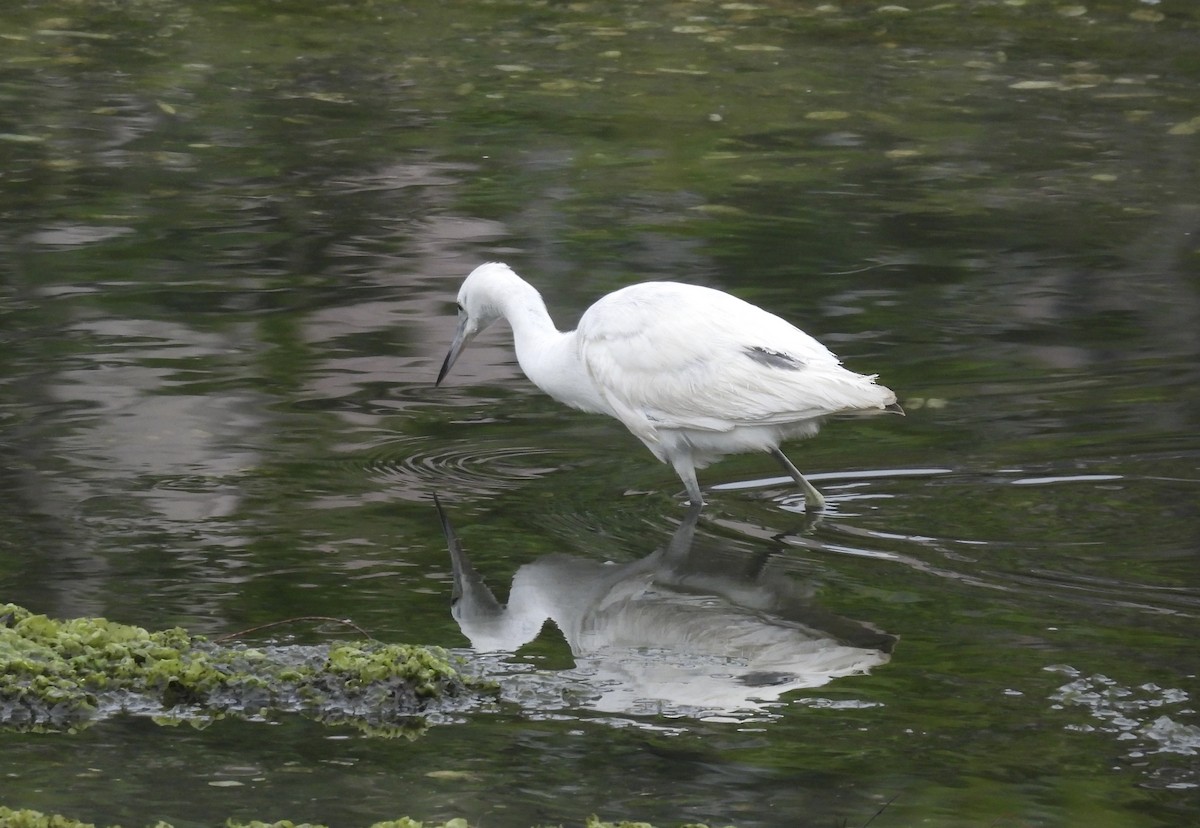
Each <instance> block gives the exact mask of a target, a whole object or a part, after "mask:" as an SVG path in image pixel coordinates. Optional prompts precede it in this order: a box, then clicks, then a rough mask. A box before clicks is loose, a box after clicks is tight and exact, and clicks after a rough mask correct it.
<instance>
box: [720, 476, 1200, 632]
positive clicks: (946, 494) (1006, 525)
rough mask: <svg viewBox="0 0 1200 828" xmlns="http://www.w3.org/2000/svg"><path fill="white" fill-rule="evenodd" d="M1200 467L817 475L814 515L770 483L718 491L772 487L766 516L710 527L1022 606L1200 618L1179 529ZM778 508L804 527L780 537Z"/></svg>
mask: <svg viewBox="0 0 1200 828" xmlns="http://www.w3.org/2000/svg"><path fill="white" fill-rule="evenodd" d="M1195 468H1196V459H1195V458H1194V457H1183V456H1172V457H1142V456H1132V457H1117V458H1113V457H1108V458H1097V459H1094V460H1079V459H1076V460H1071V461H1064V462H1062V463H1057V464H1045V465H1039V466H1037V467H1027V468H1005V469H998V470H997V469H988V470H978V471H969V470H950V469H937V468H930V469H894V470H888V469H879V470H869V471H861V472H847V473H838V474H825V475H812V476H811V479H812V480H813V481H814V482H815V483H817V485H818V486H819V487H820V488H821V489H822V491H823V492H824V493H825V495H826V497H827V498H828V500H829V507H828V508H827V509H826V510H825V511H824V512H822V513H820V514H818V515H807V514H805V513H804V512H803V498H802V497H800V495H799V494H798V493H796V492H794V491H793V490H792V487H791V486H790V483H791V481H790V480H789V479H787V478H770V479H766V480H758V481H747V482H745V483H737V484H728V485H724V486H720V487H716V488H718V489H723V490H730V489H749V488H751V487H762V489H763V490H762V491H761V492H760V497H761V501H762V506H763V507H764V508H760V509H741V510H739V511H738V513H736V514H733V513H729V514H718V515H715V516H714V517H715V520H714V521H713V522H714V523H716V524H718V525H720V526H722V527H723V528H724V529H726V530H728V531H731V532H734V533H737V534H740V535H743V536H745V537H749V538H755V539H758V540H760V541H761V540H770V541H772V542H774V543H777V544H782V545H786V546H789V547H792V548H795V549H799V550H806V551H808V552H811V553H816V554H818V555H823V554H835V555H844V556H851V557H859V558H869V559H874V560H878V561H881V562H884V563H887V564H893V565H898V566H901V567H906V568H908V569H910V570H912V571H913V572H915V573H919V574H921V575H932V576H934V577H938V578H944V579H949V580H953V581H955V582H957V583H958V584H960V585H964V586H970V587H984V588H988V589H991V590H999V591H1005V592H1010V593H1012V594H1014V595H1021V596H1024V598H1023V599H1022V600H1050V601H1052V602H1056V603H1059V602H1069V603H1073V604H1086V605H1092V606H1094V605H1103V606H1108V607H1112V608H1121V609H1127V610H1133V611H1135V612H1150V613H1155V614H1163V615H1176V616H1179V617H1181V618H1182V617H1195V616H1197V615H1200V592H1197V590H1196V589H1195V586H1194V582H1193V581H1192V580H1191V579H1190V575H1189V570H1188V565H1187V563H1186V561H1187V560H1190V559H1191V556H1192V555H1193V549H1194V542H1193V541H1194V538H1192V537H1191V536H1190V535H1189V534H1187V532H1186V531H1185V532H1184V533H1182V534H1181V532H1180V530H1179V525H1180V524H1179V521H1177V520H1174V519H1173V518H1174V516H1175V515H1176V514H1177V513H1180V512H1183V511H1188V510H1191V511H1192V512H1193V513H1194V509H1195V506H1194V504H1195V502H1196V501H1195V498H1196V494H1197V489H1200V477H1198V475H1197V474H1196V471H1195ZM1189 504H1190V505H1189ZM779 509H782V510H784V511H786V512H791V513H794V514H796V516H797V517H796V520H795V521H794V522H793V524H792V525H790V526H785V525H784V524H781V522H780V521H779V519H778V518H779V512H778V510H779ZM1132 571H1136V572H1137V577H1130V573H1131V572H1132Z"/></svg>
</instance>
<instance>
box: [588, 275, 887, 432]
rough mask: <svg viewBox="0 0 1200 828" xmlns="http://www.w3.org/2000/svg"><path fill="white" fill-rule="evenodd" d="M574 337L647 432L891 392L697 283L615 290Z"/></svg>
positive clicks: (881, 400) (765, 421) (771, 415)
mask: <svg viewBox="0 0 1200 828" xmlns="http://www.w3.org/2000/svg"><path fill="white" fill-rule="evenodd" d="M577 341H578V347H579V352H580V357H581V359H582V361H583V363H584V365H585V366H586V368H587V370H588V372H589V375H590V377H591V379H592V381H593V382H595V383H596V385H597V386H598V388H599V389H600V391H601V393H602V394H603V395H604V397H605V398H606V399H607V400H608V401H609V403H610V405H612V407H613V409H614V410H616V411H617V412H618V416H620V418H621V419H622V420H623V421H625V423H626V425H627V426H629V427H630V429H631V430H633V431H634V432H635V433H638V434H639V436H643V437H644V436H645V433H646V432H647V431H655V430H658V429H663V428H674V429H700V430H712V431H729V430H731V429H733V428H736V427H738V426H762V425H772V424H776V425H782V424H787V423H795V422H801V421H806V420H815V419H818V418H820V417H823V416H826V415H830V414H836V413H841V412H846V411H858V410H869V409H882V408H884V407H885V406H888V405H890V404H892V403H894V402H895V395H894V394H893V393H892V392H891V391H890V390H888V389H886V388H884V387H883V386H880V385H876V384H875V382H874V378H873V377H867V376H863V375H861V374H855V373H853V372H851V371H848V370H846V369H845V368H843V367H841V363H840V362H839V360H838V358H837V357H836V356H834V355H833V353H831V352H830V351H829V349H828V348H826V347H825V346H824V345H822V344H821V343H820V342H818V341H817V340H815V339H813V338H812V337H811V336H809V335H808V334H806V333H804V332H803V331H801V330H800V329H798V328H796V327H795V326H793V325H791V324H790V323H788V322H786V321H785V320H783V319H781V318H779V317H778V316H775V315H774V314H772V313H768V312H767V311H765V310H763V309H761V308H759V307H756V306H755V305H752V304H750V303H748V302H744V301H742V300H741V299H738V298H737V297H734V296H731V295H729V294H727V293H723V292H721V291H719V290H713V289H711V288H705V287H700V286H696V285H686V284H681V283H676V282H646V283H643V284H638V285H632V286H630V287H627V288H623V289H621V290H618V291H615V292H613V293H611V294H609V295H608V296H605V297H604V298H602V299H600V300H599V301H597V302H596V303H595V304H594V305H592V307H591V308H589V309H588V311H587V312H586V313H585V314H584V315H583V318H582V319H581V320H580V323H579V328H578V331H577ZM639 427H640V431H639Z"/></svg>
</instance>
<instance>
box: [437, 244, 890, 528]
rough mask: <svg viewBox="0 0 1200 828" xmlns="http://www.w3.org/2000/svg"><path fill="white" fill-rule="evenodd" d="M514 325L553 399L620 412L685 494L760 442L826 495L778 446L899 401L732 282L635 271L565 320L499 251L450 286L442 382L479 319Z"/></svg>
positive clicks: (531, 372) (520, 348)
mask: <svg viewBox="0 0 1200 828" xmlns="http://www.w3.org/2000/svg"><path fill="white" fill-rule="evenodd" d="M501 318H503V319H507V320H508V324H509V325H510V326H511V327H512V332H513V343H514V345H515V347H516V352H517V362H519V363H520V365H521V370H522V371H524V372H525V376H527V377H529V379H530V380H532V381H533V383H534V385H536V386H537V387H538V388H540V389H542V390H543V391H545V392H546V393H547V394H549V395H550V396H551V397H553V398H554V399H556V400H558V401H559V402H561V403H565V404H566V405H569V406H571V407H572V408H577V409H580V410H581V411H587V412H591V413H595V414H607V415H609V416H610V417H615V418H617V419H618V420H620V421H621V422H622V423H623V424H624V425H625V427H626V428H628V429H629V430H630V431H631V432H633V435H634V436H635V437H637V438H638V439H639V440H641V441H642V442H643V443H644V444H645V445H646V448H648V449H650V451H651V452H653V453H654V456H655V457H657V458H658V459H659V460H660V461H662V462H664V463H669V464H671V466H672V467H674V469H675V472H676V473H677V474H678V475H679V478H680V479H681V480H682V481H683V485H684V486H685V487H686V488H687V493H688V497H689V499H690V500H691V502H692V503H694V504H700V503H703V502H704V497H703V495H701V493H700V486H699V484H698V483H697V482H696V469H703V468H704V467H706V466H708V465H709V464H710V463H712V462H714V461H715V460H718V459H719V458H721V457H723V456H725V455H727V454H742V453H747V452H754V451H765V452H768V453H769V454H771V456H773V457H774V458H775V459H776V460H777V461H778V462H779V463H780V464H781V465H782V466H783V467H784V469H786V470H787V472H788V474H789V475H791V477H792V478H793V479H794V480H795V481H796V483H797V484H798V485H799V486H800V488H801V489H802V490H803V491H804V497H805V507H806V508H807V509H820V508H821V507H822V506H824V505H825V498H824V497H823V496H822V495H821V493H820V492H819V491H817V489H816V487H815V486H813V485H812V484H811V483H809V482H808V480H806V479H805V478H804V475H802V474H801V473H800V471H799V470H798V469H797V468H796V467H795V466H794V465H792V462H791V461H790V460H788V458H787V457H786V456H785V455H784V453H783V452H782V451H780V450H779V444H780V443H781V442H783V441H784V440H789V439H795V438H801V437H812V436H814V435H815V434H816V433H817V431H818V429H819V428H820V425H821V421H822V419H823V418H825V417H827V416H830V415H833V414H851V413H855V414H857V413H879V412H882V411H889V410H890V411H900V409H899V406H897V405H896V395H895V394H894V393H893V392H892V391H891V390H890V389H888V388H885V387H884V386H882V385H878V384H876V382H875V376H874V375H872V376H864V375H862V374H856V373H854V372H853V371H848V370H846V369H845V368H843V367H842V365H841V362H840V361H839V360H838V358H837V357H836V356H834V355H833V353H832V352H831V351H830V350H829V349H828V348H826V347H825V346H824V345H822V344H821V343H820V342H817V340H815V339H813V338H812V337H811V336H809V335H808V334H806V333H804V331H802V330H800V329H799V328H797V327H795V326H794V325H791V324H790V323H788V322H785V321H784V320H783V319H780V318H779V317H778V316H775V315H774V314H772V313H768V312H767V311H765V310H763V309H762V308H759V307H756V306H755V305H751V304H750V303H749V302H745V301H742V300H741V299H738V298H737V297H735V296H730V295H729V294H728V293H723V292H722V291H719V290H714V289H712V288H707V287H700V286H698V285H687V284H682V283H679V282H643V283H641V284H636V285H630V286H629V287H625V288H621V289H620V290H617V291H614V292H612V293H610V294H608V295H607V296H604V297H602V298H601V299H599V300H598V301H597V302H596V303H595V304H593V305H592V306H591V307H590V308H588V309H587V311H586V312H585V313H584V314H583V316H582V317H581V318H580V320H579V327H578V328H577V329H576V330H574V331H567V332H565V333H564V332H562V331H559V330H558V329H557V328H556V327H555V326H554V322H553V320H551V318H550V314H549V312H548V311H547V310H546V303H545V302H543V301H542V297H541V294H539V293H538V291H537V289H536V288H534V287H533V286H532V285H530V284H529V283H528V282H526V281H525V280H524V279H522V278H521V277H520V276H518V275H517V274H516V273H514V272H513V270H512V268H510V267H509V266H508V265H506V264H502V263H500V262H489V263H487V264H483V265H480V266H479V267H477V268H475V269H474V270H473V271H471V273H470V275H468V276H467V278H466V280H465V281H464V282H463V284H462V287H461V288H460V289H459V291H458V330H457V331H456V332H455V334H454V341H453V343H452V344H451V345H450V351H449V353H447V354H446V360H445V362H443V363H442V370H441V371H440V372H439V373H438V378H437V383H436V384H437V385H440V384H441V382H442V380H443V379H445V377H446V374H447V373H448V372H449V371H450V368H451V366H453V365H454V362H455V360H457V359H458V357H459V355H460V354H461V353H462V352H463V349H464V348H465V347H466V346H467V344H468V343H470V342H471V340H473V339H474V338H475V337H476V336H477V335H478V334H479V332H480V331H482V330H483V329H484V328H486V327H488V326H489V325H490V324H492V323H493V322H495V321H496V320H497V319H501Z"/></svg>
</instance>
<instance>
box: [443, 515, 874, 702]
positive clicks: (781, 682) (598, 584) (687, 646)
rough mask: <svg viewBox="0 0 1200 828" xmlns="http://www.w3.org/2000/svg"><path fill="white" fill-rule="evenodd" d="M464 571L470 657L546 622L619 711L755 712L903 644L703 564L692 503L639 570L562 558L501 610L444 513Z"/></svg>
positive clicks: (598, 698)
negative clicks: (697, 550) (764, 704)
mask: <svg viewBox="0 0 1200 828" xmlns="http://www.w3.org/2000/svg"><path fill="white" fill-rule="evenodd" d="M438 513H439V515H440V517H441V520H442V530H443V532H445V535H446V542H447V544H448V545H449V547H450V558H451V563H452V566H453V570H454V593H453V599H452V604H451V607H452V609H451V613H452V614H453V616H454V619H455V620H456V621H457V622H458V624H459V627H460V628H461V629H462V631H463V633H464V634H465V635H466V636H467V638H468V639H470V641H471V646H472V647H473V648H474V649H475V650H478V651H481V652H512V651H515V650H517V649H518V648H520V647H521V646H522V645H524V644H526V643H528V642H530V641H532V640H533V639H534V638H536V637H537V636H538V634H539V633H540V632H541V629H542V627H543V625H544V624H545V622H546V619H550V620H551V621H553V622H554V623H555V625H557V626H558V628H559V629H560V630H561V631H562V633H563V636H564V637H565V638H566V640H567V643H568V645H569V646H570V648H571V653H572V655H573V656H574V657H575V662H576V669H575V671H574V674H575V676H577V677H582V678H583V679H584V681H585V683H586V684H587V686H588V687H589V689H590V690H592V691H594V692H595V694H596V695H595V697H594V698H592V699H591V700H590V701H589V702H587V703H586V704H587V706H589V707H592V708H594V709H597V710H602V711H606V712H676V713H680V712H685V711H687V712H695V711H703V712H705V713H710V714H711V713H718V712H726V713H732V712H735V711H754V710H758V709H761V707H762V702H770V701H774V700H776V699H778V698H779V696H780V695H782V694H783V693H786V692H789V691H791V690H797V689H801V688H809V687H819V686H821V685H823V684H826V683H827V682H829V681H830V680H832V679H834V678H838V677H841V676H849V675H855V674H861V673H864V672H866V671H867V670H868V669H870V668H871V667H875V666H877V665H880V664H884V663H886V662H887V661H888V659H889V657H890V656H889V653H890V652H891V649H892V646H893V645H894V644H895V641H896V638H895V637H894V636H891V635H887V634H885V633H881V632H879V631H877V630H874V629H872V628H871V627H869V626H867V625H865V624H862V623H859V622H856V621H851V620H850V619H847V618H842V617H840V616H837V615H834V614H832V613H829V612H826V611H824V610H821V609H819V608H817V607H814V606H812V605H811V602H810V601H809V600H808V597H807V595H805V594H804V591H803V589H802V588H801V587H800V585H799V584H797V583H796V582H795V581H794V580H793V579H791V578H788V577H786V576H781V575H780V574H778V573H776V574H774V575H773V577H772V578H771V579H770V580H768V579H766V578H764V577H762V576H763V574H764V573H763V567H762V566H761V565H760V566H757V567H755V571H754V572H753V573H751V574H745V573H735V572H734V571H732V570H734V569H739V568H744V559H743V560H742V561H739V560H738V559H737V558H736V557H732V556H728V555H711V554H709V555H701V554H698V553H693V551H692V538H693V535H694V533H695V529H696V522H697V519H698V518H699V515H700V506H699V505H693V506H692V507H691V508H690V509H689V510H688V512H687V515H686V517H685V518H684V520H683V522H682V523H681V524H680V526H679V528H678V529H677V530H676V531H675V534H674V536H673V537H672V538H671V541H670V543H669V544H667V546H665V547H663V548H662V549H659V550H657V551H655V552H654V553H652V554H650V555H648V556H646V557H645V558H642V559H641V560H637V561H633V562H631V563H627V564H620V565H618V564H606V563H599V562H597V561H592V560H587V559H584V558H577V557H572V556H570V555H562V554H551V555H546V556H544V557H542V558H539V559H537V560H535V561H533V562H531V563H527V564H525V565H523V566H522V567H521V568H520V569H518V570H517V572H516V574H515V575H514V576H513V581H512V589H511V590H510V592H509V596H508V603H507V604H506V605H501V604H500V602H498V601H497V600H496V598H495V596H494V595H493V594H492V591H491V590H490V589H489V588H488V587H487V585H486V584H485V583H484V581H483V578H481V577H480V575H479V573H477V572H476V571H475V569H474V568H473V567H472V566H471V562H470V561H469V560H468V559H467V556H466V553H465V552H464V551H463V548H462V544H461V543H460V542H459V540H458V537H457V536H456V535H455V533H454V529H453V527H451V525H450V523H449V520H448V519H447V518H446V515H445V513H444V512H442V510H441V506H440V505H439V506H438Z"/></svg>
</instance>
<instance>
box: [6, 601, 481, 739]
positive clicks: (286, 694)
mask: <svg viewBox="0 0 1200 828" xmlns="http://www.w3.org/2000/svg"><path fill="white" fill-rule="evenodd" d="M493 693H494V687H493V686H492V685H489V684H486V683H484V682H480V681H477V680H475V679H472V678H470V677H468V676H465V675H463V674H462V673H460V672H459V670H458V669H456V666H455V664H454V663H453V660H452V658H451V656H449V654H447V653H446V652H445V651H443V650H441V649H438V648H432V647H417V646H412V645H407V644H385V643H382V642H377V641H355V642H349V643H337V644H331V645H321V646H299V645H289V646H269V647H251V646H246V645H243V644H232V645H224V644H217V643H214V642H211V641H209V640H208V639H206V638H204V637H201V636H194V635H190V634H189V633H188V632H186V631H185V630H182V629H179V628H174V629H167V630H160V631H156V632H151V631H148V630H145V629H143V628H141V627H136V626H131V625H128V624H120V623H116V622H114V621H109V620H107V619H104V618H75V619H71V620H63V621H60V620H55V619H51V618H47V617H46V616H44V615H37V614H35V613H32V612H30V611H29V610H27V609H25V608H23V607H19V606H16V605H14V604H0V727H4V728H14V729H20V730H73V729H77V728H80V727H83V726H86V725H87V724H89V723H90V722H93V721H96V720H98V719H102V718H104V717H106V716H109V715H112V714H114V713H118V712H124V713H134V714H143V715H149V716H153V717H155V718H156V720H161V721H167V722H170V723H176V722H178V721H180V720H184V721H189V722H192V723H194V724H197V725H203V724H205V723H206V722H208V721H211V720H213V719H214V718H218V717H222V716H242V717H260V718H261V717H267V716H271V715H275V714H280V713H299V714H302V715H306V716H309V717H312V718H314V719H317V720H320V721H322V722H326V723H330V724H350V725H354V726H357V727H359V728H362V729H364V730H369V731H371V732H372V733H377V734H381V735H392V734H402V735H410V736H411V735H413V734H415V733H419V732H420V731H421V730H422V729H423V727H424V724H425V719H424V714H426V713H428V712H431V711H434V710H444V709H447V708H455V707H461V706H463V705H468V704H471V703H472V702H473V701H475V700H477V699H479V698H480V697H481V696H488V695H491V694H493Z"/></svg>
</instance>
